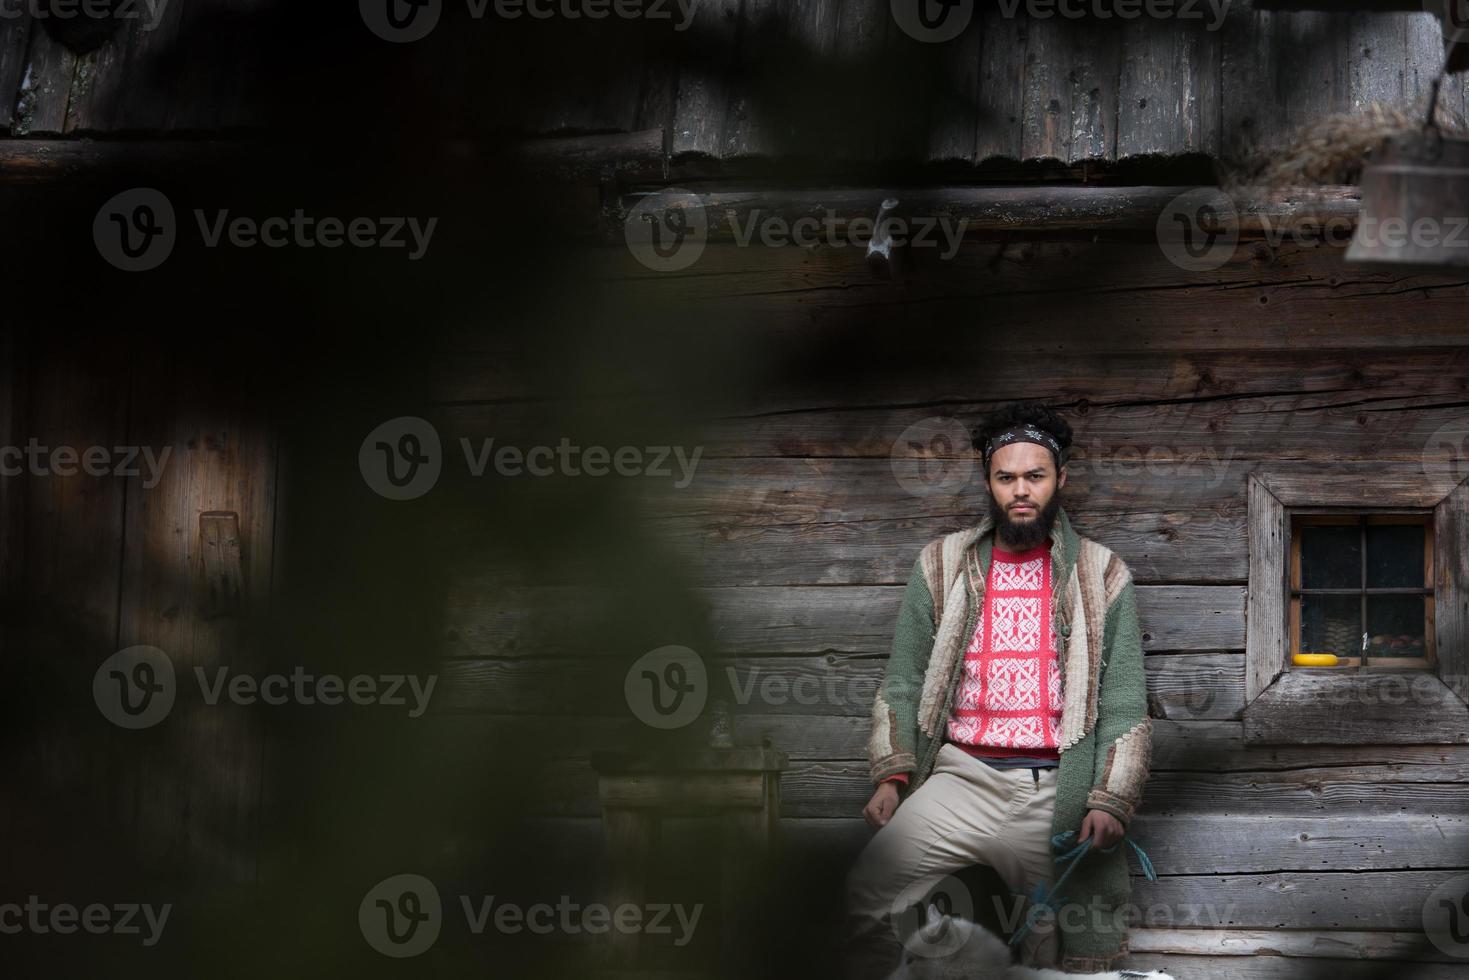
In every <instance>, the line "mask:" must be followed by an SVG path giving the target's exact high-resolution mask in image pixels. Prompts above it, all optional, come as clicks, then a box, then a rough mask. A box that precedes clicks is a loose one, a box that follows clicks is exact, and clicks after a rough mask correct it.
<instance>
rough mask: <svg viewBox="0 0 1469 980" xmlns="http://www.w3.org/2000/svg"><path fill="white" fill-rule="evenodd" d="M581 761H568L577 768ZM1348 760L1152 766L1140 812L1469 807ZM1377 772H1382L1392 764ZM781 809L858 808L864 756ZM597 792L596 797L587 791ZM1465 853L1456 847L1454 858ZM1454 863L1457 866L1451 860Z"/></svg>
mask: <svg viewBox="0 0 1469 980" xmlns="http://www.w3.org/2000/svg"><path fill="white" fill-rule="evenodd" d="M577 769H578V766H577V764H568V765H567V769H566V771H567V773H574V772H576V771H577ZM1354 775H1355V774H1354V773H1353V772H1352V771H1351V768H1350V767H1336V768H1330V769H1296V770H1284V771H1281V772H1277V773H1271V774H1268V776H1267V775H1262V774H1260V773H1241V774H1228V775H1219V776H1215V775H1203V774H1190V773H1172V774H1164V773H1154V774H1153V775H1151V776H1150V777H1149V778H1148V782H1147V784H1146V786H1145V787H1144V791H1143V804H1142V806H1141V807H1140V808H1139V814H1140V815H1141V814H1146V815H1147V816H1149V817H1166V816H1184V815H1202V814H1211V815H1215V816H1250V817H1255V818H1259V819H1264V818H1267V817H1272V818H1279V817H1283V816H1285V815H1293V816H1312V815H1314V816H1325V815H1331V814H1339V813H1353V814H1362V815H1367V814H1372V813H1398V812H1400V811H1401V810H1417V811H1420V812H1423V813H1435V814H1450V815H1453V816H1456V817H1457V816H1464V815H1466V813H1469V801H1466V800H1465V797H1464V793H1463V789H1462V787H1460V786H1459V785H1458V784H1456V783H1450V782H1427V783H1421V782H1420V783H1394V782H1387V781H1365V780H1362V779H1358V778H1354ZM1375 775H1377V776H1378V777H1384V776H1388V775H1390V773H1388V772H1378V773H1376V774H1375ZM782 793H783V797H782V798H783V799H784V801H785V804H784V805H785V810H784V812H785V813H786V814H787V815H788V816H793V817H795V816H798V817H840V816H849V815H851V814H860V813H861V810H862V805H863V804H864V803H865V802H866V801H867V799H868V797H869V796H871V795H872V781H871V779H870V778H869V775H868V769H867V765H866V764H865V763H862V762H822V761H804V762H799V763H798V762H792V763H791V769H790V771H789V772H787V773H786V774H785V776H784V777H783V779H782ZM586 798H587V799H592V798H593V797H590V796H588V797H586ZM1460 857H1461V855H1452V856H1450V858H1448V859H1451V860H1452V861H1457V860H1458V859H1459V858H1460ZM1450 866H1456V865H1454V864H1451V865H1450Z"/></svg>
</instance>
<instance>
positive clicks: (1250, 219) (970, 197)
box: [606, 107, 1360, 244]
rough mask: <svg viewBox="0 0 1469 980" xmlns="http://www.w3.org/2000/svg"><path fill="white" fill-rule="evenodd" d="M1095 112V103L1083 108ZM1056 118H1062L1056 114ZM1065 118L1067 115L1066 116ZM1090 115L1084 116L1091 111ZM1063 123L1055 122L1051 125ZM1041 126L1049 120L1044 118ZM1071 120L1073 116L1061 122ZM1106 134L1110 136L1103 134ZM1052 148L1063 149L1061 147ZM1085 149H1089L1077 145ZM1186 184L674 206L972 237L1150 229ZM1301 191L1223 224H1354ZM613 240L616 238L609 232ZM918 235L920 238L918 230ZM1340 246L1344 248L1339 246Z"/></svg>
mask: <svg viewBox="0 0 1469 980" xmlns="http://www.w3.org/2000/svg"><path fill="white" fill-rule="evenodd" d="M1085 111H1087V112H1091V111H1092V109H1091V108H1089V107H1088V108H1086V110H1085ZM1053 114H1057V115H1058V117H1059V113H1053ZM1067 118H1068V119H1069V117H1067ZM1087 118H1090V117H1087ZM1060 124H1061V123H1059V122H1057V123H1056V125H1060ZM1047 125H1051V124H1050V123H1048V124H1047ZM1067 125H1069V122H1068V123H1067ZM1101 138H1104V137H1101V136H1097V135H1096V134H1095V133H1079V134H1078V137H1077V142H1078V144H1080V145H1082V146H1083V147H1085V146H1088V145H1093V143H1094V141H1095V140H1097V139H1101ZM1108 138H1109V137H1108ZM1066 142H1069V140H1067V141H1063V142H1062V144H1060V145H1061V146H1062V147H1063V148H1062V149H1060V150H1058V152H1066V150H1065V149H1064V145H1065V143H1066ZM1083 152H1085V151H1084V150H1083ZM1189 190H1192V188H1186V187H1173V186H1128V187H1094V186H1072V185H1049V184H1047V185H1035V186H1029V185H1027V186H1002V187H959V186H942V187H909V188H895V187H833V188H821V189H819V190H806V189H789V188H758V189H744V188H741V189H726V188H710V189H709V190H707V191H704V192H702V193H701V194H700V195H699V196H698V198H697V199H689V200H688V201H686V202H682V203H679V204H678V206H679V207H682V208H684V209H687V210H693V209H696V208H697V209H702V210H703V212H704V213H705V215H706V217H707V218H708V226H709V233H708V238H709V240H710V241H713V242H725V243H729V242H734V243H743V242H744V241H745V240H746V239H747V238H748V233H747V232H746V229H747V228H749V227H751V226H752V225H753V224H754V223H755V222H756V221H757V220H758V219H761V218H765V217H770V218H779V219H781V220H782V221H785V222H787V223H788V225H789V224H793V223H794V222H796V221H798V220H800V219H802V218H815V219H816V220H818V221H820V222H823V223H826V222H830V223H832V224H833V225H834V226H835V227H836V228H837V229H838V230H842V229H845V228H846V227H847V226H848V224H849V223H850V222H852V221H853V220H856V219H868V218H870V215H871V212H872V210H873V209H872V204H873V202H875V201H876V202H880V201H882V200H883V199H884V198H888V197H896V198H898V199H899V200H900V201H901V202H902V203H903V206H904V208H905V209H906V210H907V212H908V213H910V214H912V215H913V216H914V218H915V219H916V218H925V219H932V220H944V221H947V222H949V223H950V224H951V225H954V226H956V227H960V226H961V223H962V228H963V230H964V232H965V233H966V234H968V235H971V236H974V237H975V238H976V239H978V238H980V237H981V236H982V235H985V234H988V235H989V236H990V237H992V238H993V237H994V236H996V235H1002V234H1009V233H1013V232H1015V231H1018V230H1029V231H1031V232H1035V231H1038V230H1045V231H1049V232H1058V231H1093V232H1106V233H1120V232H1154V231H1155V230H1156V228H1157V223H1158V216H1159V215H1160V214H1162V213H1163V212H1164V211H1165V209H1166V208H1167V207H1168V206H1169V205H1170V203H1171V202H1172V201H1173V200H1174V199H1175V198H1177V197H1179V196H1180V195H1181V194H1183V193H1185V192H1187V191H1189ZM1308 194H1309V200H1305V199H1303V198H1305V197H1306V196H1307V192H1298V191H1267V190H1255V189H1250V190H1247V191H1244V192H1242V193H1241V194H1240V195H1239V196H1238V198H1237V199H1232V200H1231V203H1232V204H1233V213H1232V214H1231V213H1229V211H1227V210H1221V212H1220V214H1219V222H1220V227H1221V228H1225V229H1228V230H1234V231H1238V232H1239V233H1240V234H1241V237H1245V238H1258V237H1263V236H1265V235H1266V234H1267V233H1270V234H1274V233H1277V232H1280V231H1281V230H1282V229H1284V230H1287V231H1289V230H1297V231H1302V232H1304V231H1305V230H1306V229H1308V228H1310V229H1316V228H1319V227H1320V226H1321V225H1322V223H1323V222H1325V221H1327V220H1330V221H1332V222H1333V223H1334V226H1333V227H1339V228H1340V229H1341V231H1342V233H1343V234H1342V237H1343V238H1344V237H1346V236H1345V231H1346V230H1347V229H1349V228H1350V227H1352V226H1353V225H1354V224H1355V221H1356V216H1357V214H1358V212H1359V208H1360V196H1359V194H1358V193H1357V190H1356V188H1354V187H1335V186H1332V187H1319V188H1310V189H1308ZM642 200H643V195H642V193H641V192H637V191H634V192H630V193H629V194H626V195H624V196H623V197H622V198H621V199H620V200H619V201H618V202H617V203H616V207H614V208H609V209H608V213H607V215H606V220H607V222H608V225H609V231H610V232H612V233H615V231H616V230H617V229H618V228H620V227H622V225H623V223H624V222H625V221H626V220H627V216H628V214H629V213H631V212H632V210H633V209H634V208H636V207H637V206H638V204H639V203H641V202H642ZM608 237H609V238H613V237H615V234H609V236H608ZM915 237H916V236H915ZM1343 244H1345V243H1344V242H1343Z"/></svg>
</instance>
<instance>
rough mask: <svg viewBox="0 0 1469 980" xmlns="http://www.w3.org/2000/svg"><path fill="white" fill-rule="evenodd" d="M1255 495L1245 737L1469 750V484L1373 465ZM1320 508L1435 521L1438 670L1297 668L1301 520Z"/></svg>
mask: <svg viewBox="0 0 1469 980" xmlns="http://www.w3.org/2000/svg"><path fill="white" fill-rule="evenodd" d="M1415 476H1416V478H1415ZM1246 498H1247V515H1246V516H1247V530H1248V536H1249V551H1250V579H1249V588H1248V591H1247V598H1246V621H1245V622H1246V636H1245V708H1244V710H1243V712H1242V713H1241V717H1242V720H1243V721H1244V739H1245V741H1246V742H1257V743H1266V744H1313V743H1333V744H1390V743H1430V744H1469V705H1466V701H1469V683H1466V680H1469V479H1463V480H1455V479H1444V478H1442V477H1439V478H1435V477H1434V476H1433V475H1431V474H1426V473H1420V474H1414V473H1411V472H1410V473H1407V474H1404V475H1400V474H1398V473H1394V472H1390V471H1387V470H1385V468H1384V467H1383V466H1382V465H1380V464H1366V463H1363V464H1335V465H1333V466H1332V467H1330V468H1329V469H1328V470H1326V471H1325V472H1320V471H1316V472H1312V471H1310V470H1308V469H1306V468H1293V469H1290V470H1286V469H1280V470H1269V469H1266V470H1261V471H1259V472H1257V473H1252V474H1250V475H1249V477H1248V480H1247V487H1246ZM1308 512H1312V513H1318V514H1333V513H1335V514H1340V515H1348V514H1350V515H1356V514H1362V513H1368V512H1371V513H1383V514H1388V513H1394V512H1396V513H1415V514H1423V513H1430V514H1431V516H1432V524H1433V531H1432V534H1433V569H1434V574H1433V579H1432V582H1433V586H1432V587H1433V590H1434V604H1433V608H1434V616H1433V624H1432V625H1433V637H1434V641H1433V642H1434V648H1435V656H1434V662H1433V663H1432V664H1431V665H1428V666H1427V667H1422V666H1407V667H1405V666H1396V665H1381V666H1370V665H1369V667H1367V668H1365V669H1364V668H1361V667H1347V668H1310V669H1307V668H1296V669H1292V668H1291V664H1290V650H1291V642H1290V629H1291V618H1290V608H1291V595H1290V587H1291V577H1290V566H1291V550H1292V548H1291V541H1292V523H1291V520H1292V516H1293V515H1298V514H1305V513H1308ZM1425 640H1426V637H1425ZM1393 692H1397V694H1396V695H1394V693H1393ZM1408 705H1411V708H1412V710H1403V707H1405V706H1408Z"/></svg>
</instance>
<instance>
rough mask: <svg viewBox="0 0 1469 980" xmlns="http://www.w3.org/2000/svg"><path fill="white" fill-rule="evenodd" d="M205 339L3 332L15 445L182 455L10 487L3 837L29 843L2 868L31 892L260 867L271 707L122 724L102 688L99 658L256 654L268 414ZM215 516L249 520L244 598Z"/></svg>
mask: <svg viewBox="0 0 1469 980" xmlns="http://www.w3.org/2000/svg"><path fill="white" fill-rule="evenodd" d="M198 352H199V351H198V348H197V347H195V348H192V349H190V348H182V349H181V348H179V347H177V346H171V345H169V344H167V343H164V342H159V343H156V344H155V343H150V342H147V341H140V340H139V339H138V338H137V337H135V336H133V335H131V334H127V333H122V332H118V331H108V332H107V333H106V335H105V336H101V335H98V336H94V335H91V334H89V333H88V332H86V331H81V330H70V329H60V328H58V329H45V330H27V329H21V328H17V327H13V326H12V327H10V328H7V330H6V332H5V339H4V346H3V361H4V368H3V372H4V373H3V378H0V425H3V428H4V432H3V436H4V438H3V444H4V445H5V446H16V447H25V446H27V445H28V444H29V443H30V442H31V440H34V441H35V442H36V443H37V444H39V445H40V446H42V447H48V448H50V449H55V448H57V447H71V448H72V449H74V450H75V451H76V452H77V453H78V454H81V453H83V452H84V451H85V450H86V449H87V448H88V447H92V446H100V447H104V448H106V449H107V450H108V452H109V453H110V454H111V453H114V451H116V452H123V451H124V450H125V447H148V449H149V450H150V451H152V452H153V453H155V454H161V453H164V452H167V453H168V454H169V455H168V456H167V457H163V463H164V465H163V466H162V469H161V474H162V478H161V480H159V482H158V483H157V484H156V486H155V485H152V484H151V481H150V479H149V475H148V470H147V468H146V466H145V465H144V464H143V462H142V461H141V460H134V461H132V462H130V463H129V465H131V466H134V467H137V468H138V469H139V470H140V471H141V472H138V473H137V474H136V475H116V474H113V473H107V474H105V475H100V476H99V475H91V474H88V473H86V472H76V473H73V474H71V475H66V476H60V475H56V474H54V473H53V474H50V475H37V474H29V475H7V476H6V477H5V478H4V479H0V487H3V490H0V514H3V518H4V519H3V525H4V531H3V544H4V562H5V565H4V575H3V578H4V590H5V596H6V615H5V618H4V622H3V642H4V644H5V648H6V653H7V663H8V664H9V665H10V668H11V669H12V671H13V672H14V673H13V676H12V687H11V696H10V698H9V700H8V705H9V707H8V711H7V716H8V719H9V722H10V724H9V725H8V726H7V732H8V734H9V735H10V736H12V737H15V738H18V739H19V740H18V741H16V740H12V738H7V745H8V746H9V748H10V750H11V752H12V754H11V755H10V756H9V758H8V763H7V791H6V806H5V808H4V809H5V819H6V821H7V833H8V839H9V840H11V841H12V842H18V841H24V842H25V846H14V847H9V848H7V849H6V852H5V856H4V861H5V871H4V877H5V878H6V880H7V881H9V882H11V883H12V884H13V885H14V886H15V887H17V888H29V889H31V890H32V891H33V892H37V893H39V894H55V893H56V891H57V890H58V889H59V890H62V891H65V890H66V889H68V888H70V889H84V888H92V889H96V890H99V891H104V892H105V891H115V890H117V889H118V888H134V887H144V886H141V885H140V882H142V881H148V882H155V883H156V882H158V881H160V880H174V881H177V880H187V879H188V878H189V877H190V876H194V878H193V880H194V881H196V882H205V881H207V882H209V883H211V884H212V885H215V886H219V887H228V886H230V885H233V884H237V883H242V882H250V881H253V880H255V877H256V871H257V867H256V862H257V857H258V846H259V839H258V823H257V820H258V816H259V813H258V811H259V804H260V798H261V778H262V777H261V772H262V768H263V761H262V759H263V751H264V735H263V729H262V727H261V726H260V724H259V720H260V716H259V715H258V714H253V715H252V714H251V713H249V712H220V711H218V710H214V709H210V708H208V707H207V706H205V705H202V704H200V703H198V701H197V699H189V698H186V697H185V698H180V700H179V701H178V703H177V704H176V706H175V708H174V710H173V711H172V712H171V715H170V718H169V720H168V724H165V725H161V726H159V727H157V728H153V729H149V730H145V731H139V732H126V733H122V732H121V731H120V730H119V729H115V728H114V727H113V726H112V725H111V724H110V723H109V722H108V721H107V719H106V718H104V717H103V715H102V714H101V713H100V712H99V711H98V709H97V706H96V705H95V704H93V703H92V699H91V694H90V692H91V691H92V677H93V674H94V673H95V672H96V670H97V669H98V666H99V665H100V664H101V663H102V662H103V661H104V660H106V658H107V657H108V656H110V655H111V654H113V653H115V652H117V651H118V650H121V649H123V648H125V647H130V646H135V645H148V646H154V647H158V648H159V649H161V650H163V651H164V652H165V653H167V654H168V655H169V657H170V659H171V660H172V662H173V664H174V667H175V676H176V678H177V679H178V682H179V683H180V685H185V686H186V685H188V684H190V683H191V676H192V675H191V674H190V671H191V670H192V668H193V667H195V666H199V667H205V668H209V669H211V670H212V669H214V668H215V667H218V666H221V665H224V666H228V667H230V668H231V669H233V670H236V671H256V670H258V669H259V667H260V664H261V662H262V661H261V660H260V656H261V651H260V650H259V648H258V647H254V648H248V647H246V646H245V645H243V644H242V642H241V638H240V621H241V615H242V614H243V612H244V611H246V610H248V611H249V612H250V613H251V614H260V613H262V612H263V611H264V609H265V608H266V605H267V604H268V601H269V598H270V595H271V589H272V570H273V557H274V555H273V552H274V545H275V511H276V509H275V466H276V445H275V444H276V439H275V434H274V426H273V423H272V422H271V421H270V420H269V419H268V418H265V417H263V416H262V415H261V414H260V413H259V410H258V409H259V406H258V404H256V403H253V402H252V401H251V400H250V399H249V398H248V397H247V396H246V394H245V393H246V391H247V390H248V388H249V382H248V380H247V378H246V376H245V374H246V373H245V372H243V371H242V370H241V369H240V365H239V363H238V362H236V361H234V360H233V359H232V358H229V357H221V358H215V359H210V360H209V363H208V364H201V363H199V360H198V359H196V357H195V356H194V355H196V354H198ZM112 459H113V460H114V461H115V462H118V461H121V460H120V457H119V456H117V455H113V456H112ZM130 459H131V457H130ZM12 462H13V461H12ZM211 511H223V512H232V513H234V514H236V515H238V520H239V530H240V534H239V541H238V548H239V554H240V564H239V566H238V567H237V571H238V572H239V573H240V577H239V578H238V581H239V582H240V592H241V595H240V600H239V603H238V604H232V603H227V602H224V603H223V604H222V601H221V600H212V599H211V598H210V582H209V577H208V572H207V568H208V567H209V565H210V564H213V563H212V562H210V561H209V559H206V555H205V550H206V546H205V542H204V540H203V536H202V532H201V526H200V516H201V514H204V513H207V512H211ZM213 567H215V568H219V567H220V566H219V565H217V564H214V566H213ZM120 734H125V735H127V736H129V737H126V738H122V737H118V736H119V735H120Z"/></svg>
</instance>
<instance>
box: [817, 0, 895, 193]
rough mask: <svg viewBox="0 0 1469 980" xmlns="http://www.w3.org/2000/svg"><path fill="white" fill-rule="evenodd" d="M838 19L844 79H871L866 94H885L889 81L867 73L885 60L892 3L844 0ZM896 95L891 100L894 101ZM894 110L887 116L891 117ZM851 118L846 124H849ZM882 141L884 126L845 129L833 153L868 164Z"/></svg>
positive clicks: (835, 141) (838, 51) (837, 52)
mask: <svg viewBox="0 0 1469 980" xmlns="http://www.w3.org/2000/svg"><path fill="white" fill-rule="evenodd" d="M839 6H840V9H839V10H838V17H839V18H840V20H841V25H840V28H839V29H838V31H837V35H836V39H835V46H834V48H833V50H832V53H833V56H834V57H835V58H836V59H837V66H838V70H839V72H840V73H841V77H843V78H850V77H853V76H856V75H862V76H864V77H866V78H867V79H868V85H869V88H868V89H867V90H866V91H881V90H882V85H883V82H884V81H885V79H881V78H874V77H873V76H872V75H871V74H869V73H868V72H867V70H866V69H868V68H869V66H871V65H873V64H874V63H877V62H880V61H881V59H882V51H883V45H884V44H885V43H886V40H887V32H888V30H889V28H890V27H891V26H892V13H891V9H892V8H891V6H890V2H889V0H842V3H841V4H840V5H839ZM894 97H895V96H894V95H891V94H890V95H888V96H887V98H889V99H893V98H894ZM891 111H892V110H891V107H886V108H885V113H891ZM849 122H850V117H848V118H847V119H844V120H843V123H849ZM881 139H882V133H881V128H880V125H878V124H874V125H870V126H862V125H851V124H844V125H842V126H841V127H840V128H839V130H838V132H837V133H836V135H835V136H834V137H833V138H832V141H831V153H832V156H833V157H834V158H835V159H838V160H850V161H856V162H860V163H864V164H865V163H867V162H869V161H871V160H873V159H874V158H875V157H876V155H877V147H878V142H879V141H880V140H881Z"/></svg>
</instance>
